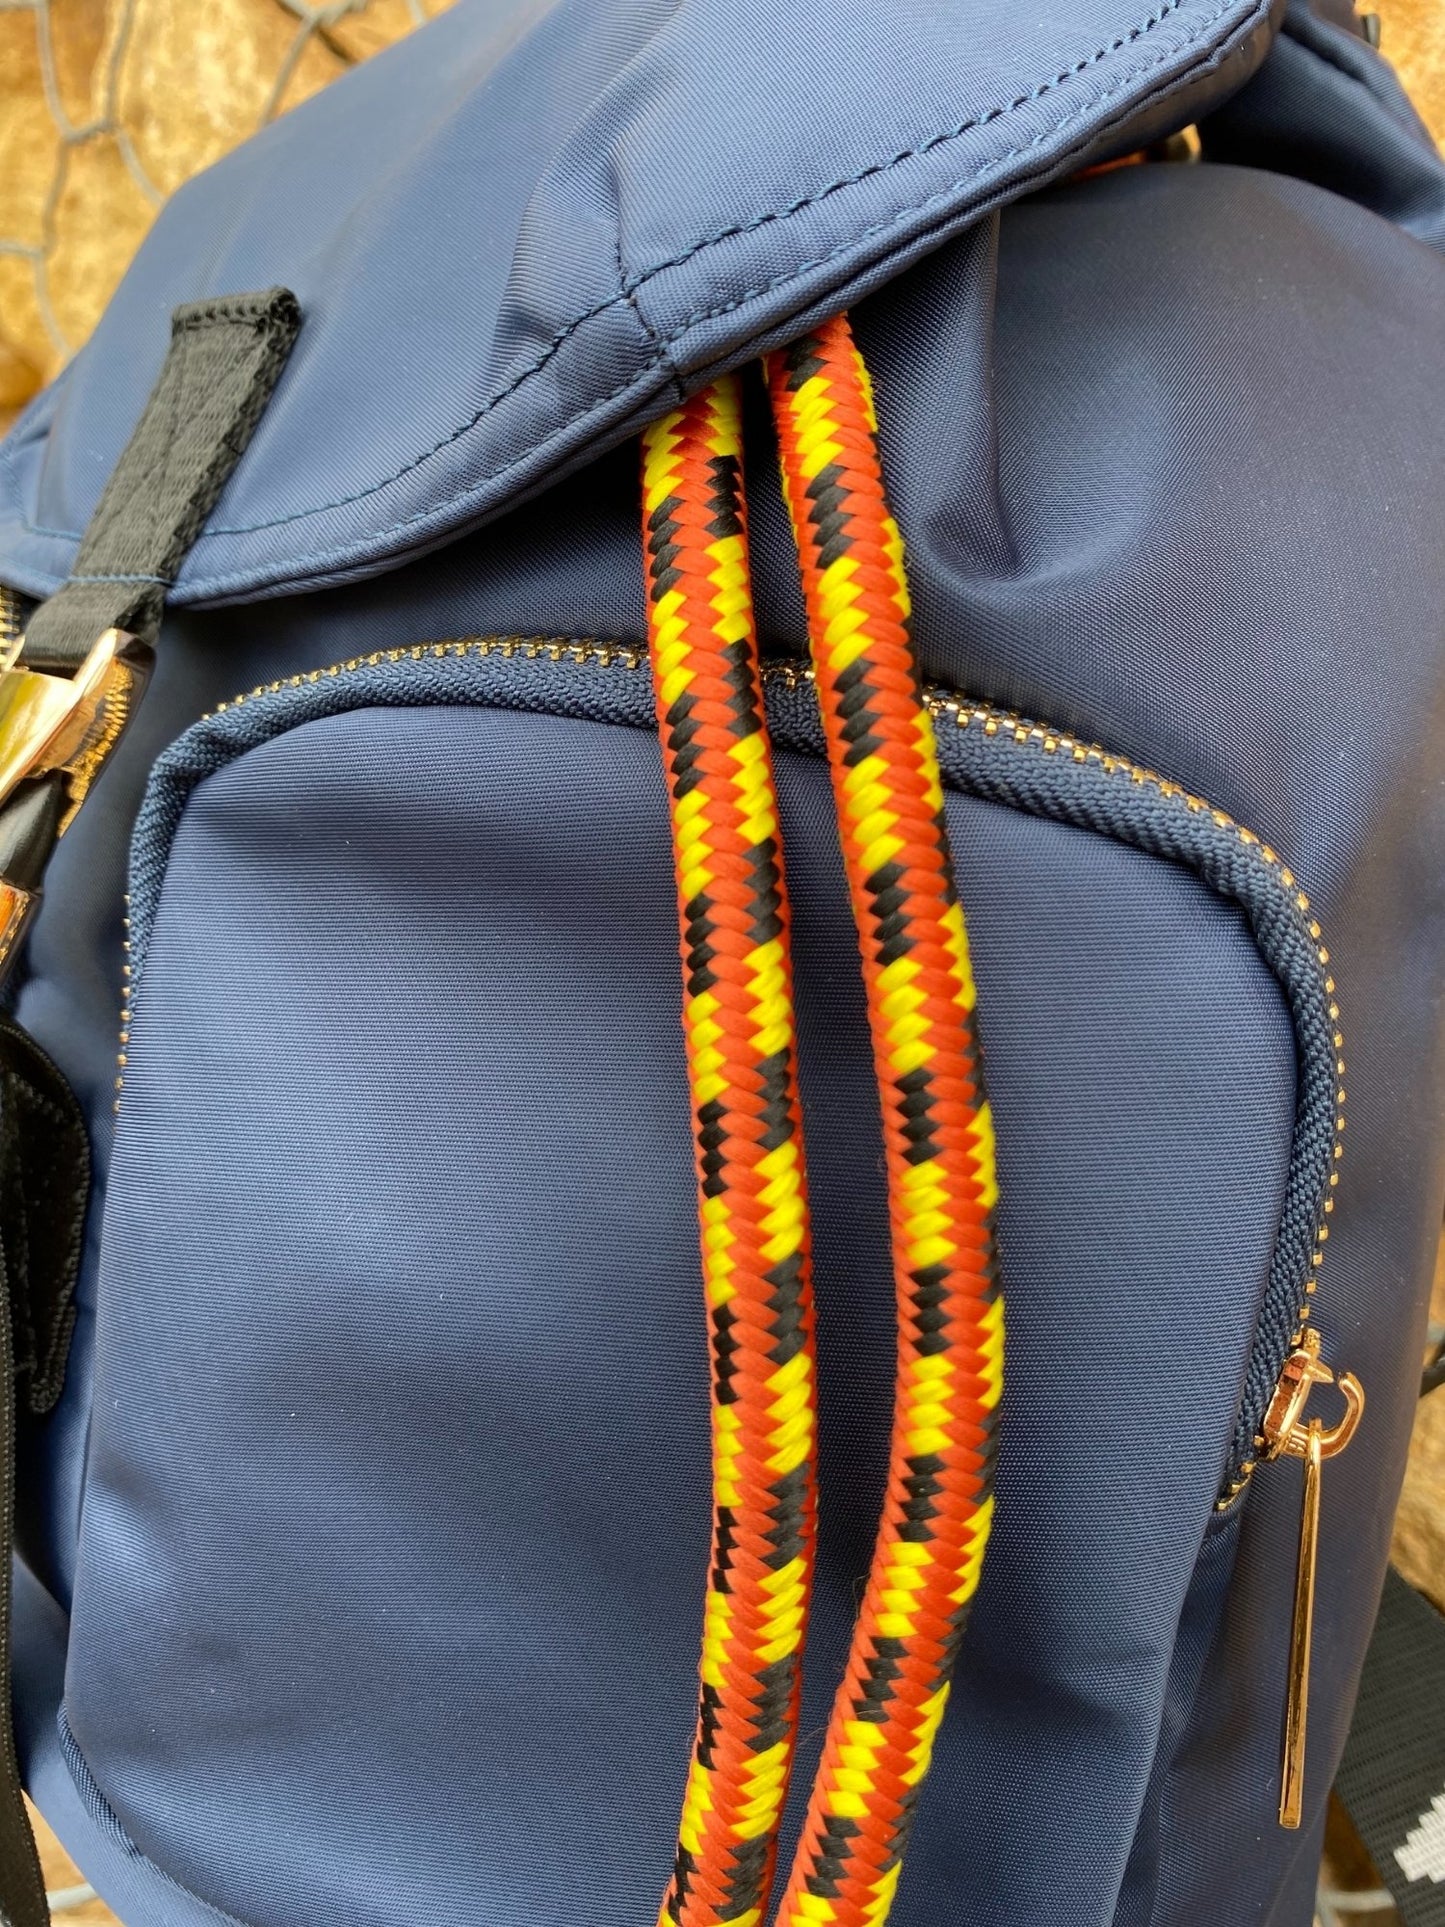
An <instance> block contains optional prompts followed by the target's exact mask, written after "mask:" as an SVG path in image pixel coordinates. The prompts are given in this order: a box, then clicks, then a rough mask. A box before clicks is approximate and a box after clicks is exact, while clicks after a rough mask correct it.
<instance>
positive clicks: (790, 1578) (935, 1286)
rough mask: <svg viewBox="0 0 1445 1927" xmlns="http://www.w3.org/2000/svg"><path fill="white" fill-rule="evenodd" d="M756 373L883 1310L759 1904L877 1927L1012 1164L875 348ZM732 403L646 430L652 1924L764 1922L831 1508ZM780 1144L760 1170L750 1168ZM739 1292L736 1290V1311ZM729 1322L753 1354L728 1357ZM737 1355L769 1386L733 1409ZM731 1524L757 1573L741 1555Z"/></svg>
mask: <svg viewBox="0 0 1445 1927" xmlns="http://www.w3.org/2000/svg"><path fill="white" fill-rule="evenodd" d="M767 376H768V386H769V390H770V394H771V398H772V403H773V411H774V415H775V418H776V421H777V428H778V438H779V446H780V452H781V457H782V468H783V483H784V492H785V495H786V498H787V503H788V508H789V513H790V515H791V517H792V521H793V527H794V531H795V534H796V537H797V542H798V550H799V556H800V560H801V564H802V573H803V587H804V596H805V601H806V605H807V613H808V626H809V634H810V638H811V647H812V652H813V658H814V664H815V668H816V672H817V684H818V694H819V703H820V707H821V712H822V718H823V724H824V731H825V735H826V738H827V744H828V757H829V766H830V770H831V773H832V779H833V788H834V794H835V800H836V806H837V811H838V823H839V833H840V840H841V844H842V850H843V858H844V868H845V872H846V875H847V880H848V888H849V894H850V898H851V902H852V907H853V913H854V917H855V920H856V922H857V926H858V935H859V946H860V951H861V955H862V963H863V973H864V981H865V987H866V992H867V1003H868V1016H869V1026H870V1031H871V1034H872V1039H873V1054H874V1063H875V1071H876V1075H877V1079H878V1088H879V1096H880V1105H881V1110H882V1122H883V1141H884V1150H885V1159H886V1166H887V1172H888V1190H889V1216H890V1231H891V1238H892V1249H893V1262H894V1272H895V1284H896V1297H897V1316H898V1358H897V1372H896V1383H895V1395H894V1417H893V1436H892V1443H891V1448H890V1463H889V1473H888V1481H887V1489H886V1495H885V1499H884V1506H883V1515H882V1519H881V1521H880V1525H879V1531H878V1537H877V1541H876V1545H875V1549H874V1555H873V1560H872V1566H871V1570H870V1573H869V1578H868V1584H867V1588H866V1591H865V1595H864V1599H863V1604H862V1608H861V1610H860V1613H859V1616H858V1620H857V1623H856V1625H855V1628H854V1633H853V1639H852V1644H851V1648H850V1652H849V1657H848V1662H847V1667H846V1669H845V1673H844V1677H843V1681H842V1684H841V1685H840V1687H839V1690H838V1693H837V1696H836V1698H835V1701H834V1705H833V1710H832V1714H831V1718H830V1722H829V1727H828V1732H827V1736H826V1739H825V1742H824V1748H823V1755H822V1761H821V1764H820V1766H819V1769H818V1773H817V1776H816V1778H815V1781H814V1785H813V1788H812V1792H811V1795H810V1798H809V1803H808V1808H807V1813H806V1816H805V1819H804V1822H803V1830H802V1836H801V1839H800V1842H799V1846H798V1849H797V1853H796V1854H795V1856H794V1861H793V1865H792V1868H791V1870H790V1873H789V1875H788V1879H787V1883H786V1886H785V1889H784V1893H783V1898H782V1900H781V1903H780V1905H779V1910H778V1914H777V1923H778V1927H804V1924H805V1923H819V1922H823V1923H835V1924H836V1927H880V1924H881V1923H882V1922H883V1921H884V1920H885V1919H886V1917H887V1915H888V1911H889V1909H890V1907H891V1905H892V1901H893V1896H894V1892H895V1890H896V1887H897V1883H898V1877H899V1874H900V1871H901V1867H902V1860H903V1853H904V1849H905V1847H906V1844H907V1839H908V1833H909V1828H910V1826H911V1823H912V1819H913V1814H914V1810H915V1806H916V1802H917V1798H918V1792H919V1788H920V1786H921V1784H922V1781H923V1779H924V1776H925V1774H926V1773H927V1770H928V1765H929V1761H930V1758H931V1755H932V1748H933V1741H934V1737H935V1735H936V1733H937V1730H938V1726H939V1723H940V1721H941V1719H942V1716H943V1711H944V1707H945V1705H946V1702H947V1697H948V1687H949V1679H950V1676H951V1673H952V1669H953V1664H954V1661H955V1659H956V1657H957V1653H958V1648H959V1644H960V1642H961V1639H962V1636H963V1630H964V1626H965V1623H966V1620H967V1617H968V1611H969V1607H970V1604H971V1602H972V1599H973V1596H974V1593H975V1592H976V1590H977V1586H978V1580H979V1572H980V1568H981V1565H982V1559H983V1552H984V1547H985V1544H986V1541H987V1537H988V1530H989V1523H990V1518H991V1512H992V1499H991V1491H992V1468H993V1457H994V1446H995V1435H996V1423H997V1413H998V1404H999V1396H1000V1391H1001V1384H1002V1368H1003V1317H1002V1303H1001V1300H1000V1298H999V1295H998V1290H997V1283H996V1277H995V1266H994V1248H993V1227H992V1219H993V1208H994V1204H995V1201H996V1197H997V1184H996V1179H995V1169H994V1146H993V1132H992V1123H991V1119H990V1114H989V1109H988V1104H987V1101H986V1099H985V1097H984V1094H983V1089H982V1083H981V1077H980V1071H979V1052H978V1042H977V1035H976V1029H975V1023H974V1002H975V995H974V985H973V977H972V972H971V969H970V965H969V956H968V941H967V935H966V932H965V927H964V920H963V914H962V911H961V909H960V906H959V903H958V898H957V895H956V892H955V890H954V885H953V870H952V862H951V858H950V854H949V847H948V837H947V831H946V828H945V825H944V819H943V791H942V783H941V778H940V775H939V770H938V764H937V758H936V753H935V748H934V741H933V729H932V722H931V719H930V717H929V714H928V711H927V708H926V707H925V704H924V701H923V694H922V690H921V688H920V685H919V681H918V674H917V669H916V666H915V664H914V660H913V653H912V648H911V644H910V640H909V634H908V586H907V581H906V577H905V574H904V564H903V546H902V541H901V538H900V535H899V532H898V528H897V525H896V523H895V522H894V520H893V518H892V516H891V514H890V513H889V510H888V505H887V501H886V498H885V496H884V492H883V483H882V472H881V465H880V462H879V457H878V450H877V442H876V426H875V421H874V415H873V403H872V396H871V391H870V387H869V382H868V376H867V371H866V369H865V367H864V365H863V363H862V360H861V358H860V356H859V354H858V351H857V349H856V347H855V346H854V343H853V339H852V334H851V331H850V329H849V327H848V323H847V321H846V319H844V318H841V317H840V318H839V319H837V320H835V321H833V322H830V323H828V324H826V325H825V326H824V327H822V328H820V329H818V330H817V331H815V332H814V333H813V334H811V335H809V336H808V337H806V338H805V339H804V340H802V341H800V342H798V343H797V344H795V345H794V346H793V347H792V348H790V349H789V350H787V351H786V352H784V353H780V354H777V355H774V356H772V357H770V358H769V360H768V363H767ZM737 424H738V398H737V389H736V386H735V384H734V383H732V382H730V381H729V382H724V383H721V384H719V385H718V386H717V387H715V388H713V389H711V390H709V391H707V392H706V393H705V394H703V395H701V396H699V397H697V398H695V399H694V400H693V401H692V402H690V403H688V404H686V405H685V406H684V407H683V408H681V409H679V410H677V411H676V412H675V413H674V414H672V415H670V416H668V417H667V418H666V419H665V420H664V421H662V422H660V423H658V424H657V425H656V426H655V427H654V428H653V429H651V430H650V431H649V432H648V435H647V437H646V441H645V456H644V471H645V493H646V505H645V510H644V513H645V516H646V525H647V540H648V554H649V609H650V618H651V636H652V651H653V664H654V679H655V683H656V687H657V695H658V716H659V727H660V730H661V733H662V740H663V752H664V760H665V763H666V768H667V776H668V786H669V797H670V807H671V814H672V825H673V838H674V849H675V855H676V861H677V871H678V895H679V904H680V913H681V920H682V930H683V969H684V984H685V990H684V1025H685V1031H686V1036H687V1042H688V1059H689V1074H690V1078H691V1085H692V1096H693V1105H694V1118H695V1126H696V1132H697V1142H698V1156H699V1193H700V1213H701V1223H702V1240H703V1264H704V1280H705V1285H706V1290H707V1299H708V1306H709V1314H710V1321H711V1332H712V1344H713V1373H712V1382H713V1465H714V1472H713V1476H714V1560H713V1568H712V1575H711V1578H710V1581H709V1592H708V1599H707V1608H706V1615H705V1629H704V1650H703V1662H702V1692H701V1712H700V1718H699V1725H698V1735H697V1741H696V1746H695V1750H694V1758H693V1767H692V1772H691V1776H690V1779H689V1784H688V1792H687V1796H686V1800H685V1804H684V1811H683V1819H682V1825H681V1829H680V1843H679V1850H678V1859H677V1865H676V1869H675V1872H674V1877H673V1881H672V1884H671V1886H670V1887H669V1889H668V1893H667V1896H666V1899H665V1901H664V1906H663V1920H664V1922H667V1921H672V1922H675V1923H677V1927H722V1923H725V1922H732V1923H741V1927H753V1924H754V1923H757V1922H760V1921H761V1920H762V1919H763V1916H764V1913H765V1910H766V1908H767V1904H768V1895H769V1890H770V1885H771V1878H772V1872H773V1861H774V1856H775V1843H776V1832H777V1827H778V1824H779V1821H780V1819H781V1810H782V1804H783V1799H784V1797H785V1795H786V1791H787V1776H788V1772H789V1769H790V1766H791V1759H792V1750H793V1744H794V1738H795V1732H796V1720H797V1688H798V1668H799V1664H800V1659H801V1648H802V1639H803V1633H804V1625H805V1617H806V1607H807V1594H808V1590H809V1587H810V1584H811V1577H812V1556H813V1531H814V1518H815V1509H816V1508H815V1483H814V1482H815V1475H816V1466H815V1455H816V1415H815V1383H814V1375H813V1352H812V1329H813V1312H812V1299H811V1279H810V1276H809V1272H808V1266H807V1230H806V1222H805V1218H806V1203H805V1194H804V1189H803V1169H802V1143H801V1135H800V1128H799V1119H798V1105H797V1095H796V1043H795V1027H794V1022H793V1018H792V1011H791V986H790V977H789V966H788V958H787V947H786V946H787V906H786V897H785V889H784V882H783V873H782V867H781V856H780V851H779V847H778V832H777V809H776V800H775V795H774V791H773V781H772V769H771V760H770V756H769V752H768V745H767V738H766V731H765V727H764V723H763V712H762V703H761V691H760V674H759V668H758V657H757V643H756V636H755V633H754V630H753V624H752V616H751V598H750V595H749V592H748V580H747V559H746V536H745V527H744V518H743V502H742V487H741V461H740V456H741V450H740V446H739V436H738V426H737ZM744 799H745V800H744ZM724 826H726V827H724ZM724 906H725V909H726V916H725V922H726V928H727V931H728V942H727V943H726V944H725V945H720V944H719V942H718V938H717V935H716V931H717V928H718V927H719V918H720V917H722V916H723V915H724ZM750 946H751V948H750ZM724 953H725V956H724ZM764 954H765V956H766V962H763V961H762V959H763V956H764ZM724 963H725V967H724ZM764 1009H766V1018H764V1015H763V1012H764ZM765 1042H766V1044H767V1045H769V1046H771V1049H770V1050H768V1051H766V1052H765V1050H764V1044H765ZM735 1145H745V1146H747V1147H749V1148H748V1150H747V1152H746V1153H744V1152H743V1151H742V1150H739V1149H734V1146H735ZM759 1147H766V1148H765V1149H764V1150H763V1151H762V1155H761V1156H760V1155H759ZM765 1158H766V1159H774V1160H776V1163H775V1164H770V1165H769V1176H768V1177H767V1178H765V1179H764V1180H763V1182H762V1184H761V1186H759V1183H758V1173H759V1170H760V1168H761V1166H762V1163H763V1161H764V1159H765ZM784 1197H785V1198H786V1201H787V1202H786V1215H787V1217H788V1222H789V1224H790V1226H794V1227H795V1229H794V1230H792V1231H790V1233H789V1236H788V1238H787V1239H786V1240H784V1241H783V1242H781V1243H771V1244H769V1243H767V1239H766V1234H764V1235H763V1243H762V1244H761V1245H760V1244H759V1243H758V1233H759V1227H760V1226H761V1224H762V1219H761V1217H760V1215H759V1212H760V1200H761V1199H763V1198H767V1199H768V1200H769V1201H772V1200H775V1199H777V1200H781V1199H782V1198H784ZM794 1214H795V1215H794ZM769 1222H771V1220H770V1221H769ZM720 1258H721V1259H722V1260H723V1262H722V1263H721V1264H720V1262H719V1260H720ZM765 1259H766V1260H768V1261H770V1262H769V1263H768V1265H767V1268H766V1269H764V1260H765ZM780 1262H781V1264H782V1265H783V1270H782V1271H781V1272H780V1271H779V1270H778V1269H777V1267H778V1264H779V1263H780ZM739 1300H741V1301H743V1303H741V1304H740V1303H739ZM744 1304H745V1305H746V1306H747V1307H748V1308H750V1309H751V1310H752V1311H753V1314H754V1315H753V1317H752V1319H751V1321H750V1322H747V1323H746V1326H745V1327H744V1322H743V1321H744V1316H745V1315H744V1311H743V1305H744ZM724 1312H725V1313H726V1316H720V1314H721V1313H724ZM770 1320H771V1321H772V1323H771V1324H770V1323H769V1321H770ZM779 1320H782V1322H783V1323H784V1324H786V1326H787V1329H788V1331H789V1333H790V1334H791V1337H790V1340H789V1343H788V1344H787V1345H785V1346H781V1347H780V1346H779V1345H778V1344H777V1343H775V1342H770V1339H771V1338H772V1337H774V1336H775V1332H776V1327H777V1323H778V1321H779ZM744 1328H745V1329H746V1333H747V1339H748V1340H749V1341H751V1342H752V1343H753V1344H754V1347H755V1349H754V1351H752V1352H751V1353H748V1354H747V1357H746V1361H745V1349H746V1348H745V1343H744V1340H743V1339H742V1337H741V1336H740V1334H741V1332H742V1331H743V1330H744ZM785 1375H787V1376H785ZM744 1377H746V1378H747V1379H748V1381H749V1384H750V1386H752V1385H760V1386H761V1387H762V1388H763V1389H762V1391H761V1393H760V1394H759V1395H758V1397H757V1398H756V1399H755V1400H753V1402H752V1403H750V1404H747V1406H746V1409H744V1399H743V1395H742V1391H741V1380H742V1379H743V1378H744ZM780 1407H784V1408H785V1409H786V1419H785V1420H783V1419H781V1418H780V1411H779V1408H780ZM780 1423H782V1425H783V1428H784V1430H785V1431H786V1436H787V1440H788V1448H787V1449H786V1450H780V1449H779V1444H778V1436H779V1434H778V1427H779V1424H780ZM770 1427H771V1428H772V1429H770ZM742 1546H746V1547H747V1548H749V1551H750V1555H751V1558H750V1561H749V1563H747V1564H746V1565H744V1563H743V1562H742V1561H740V1560H738V1559H737V1558H736V1557H735V1556H734V1548H735V1547H742ZM784 1553H786V1554H787V1558H786V1559H784V1558H783V1555H784ZM769 1558H771V1559H772V1560H773V1562H774V1563H773V1564H772V1565H771V1566H769V1565H768V1560H769ZM764 1568H766V1573H765V1571H764ZM783 1575H786V1576H785V1577H784V1576H783ZM784 1596H786V1599H787V1608H786V1612H785V1613H784V1612H781V1611H779V1612H775V1613H774V1614H773V1615H772V1616H771V1617H770V1615H769V1611H768V1609H767V1607H768V1605H769V1604H776V1602H778V1601H780V1600H781V1599H782V1598H783V1597H784ZM765 1602H766V1603H765ZM770 1633H771V1634H775V1635H776V1637H773V1638H769V1634H770ZM775 1669H779V1670H775Z"/></svg>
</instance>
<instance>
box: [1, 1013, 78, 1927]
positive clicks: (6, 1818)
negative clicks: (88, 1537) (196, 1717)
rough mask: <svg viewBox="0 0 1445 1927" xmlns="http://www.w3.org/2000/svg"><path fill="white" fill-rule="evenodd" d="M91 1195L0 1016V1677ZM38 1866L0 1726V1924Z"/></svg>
mask: <svg viewBox="0 0 1445 1927" xmlns="http://www.w3.org/2000/svg"><path fill="white" fill-rule="evenodd" d="M89 1189H90V1146H89V1144H88V1143H87V1141H86V1135H85V1120H84V1118H83V1117H82V1116H81V1112H80V1106H79V1105H78V1104H77V1103H76V1101H75V1098H74V1097H73V1096H72V1095H71V1093H70V1090H69V1088H68V1087H67V1085H66V1083H65V1079H64V1078H63V1077H62V1076H61V1075H60V1072H59V1071H58V1070H57V1069H56V1068H55V1066H54V1064H52V1063H51V1061H50V1059H49V1058H48V1057H47V1056H46V1055H45V1053H44V1052H43V1051H42V1050H41V1049H40V1048H39V1047H38V1045H36V1044H35V1043H34V1042H33V1041H32V1039H30V1038H29V1037H27V1036H26V1035H25V1033H24V1032H23V1031H22V1030H20V1029H19V1028H18V1027H17V1026H16V1025H15V1024H13V1023H12V1022H11V1021H10V1019H9V1018H5V1017H0V1386H3V1387H5V1388H6V1389H7V1390H9V1391H10V1393H11V1396H9V1397H6V1398H3V1399H0V1407H3V1413H0V1421H3V1429H0V1544H3V1546H4V1549H5V1556H4V1558H3V1559H0V1679H4V1680H5V1681H7V1682H8V1681H9V1678H10V1586H11V1564H10V1549H11V1547H12V1545H13V1544H14V1540H15V1512H16V1478H15V1454H16V1446H17V1437H16V1434H17V1429H18V1425H19V1419H20V1415H21V1413H22V1412H23V1413H28V1414H30V1415H32V1416H33V1417H36V1418H39V1417H43V1415H44V1414H45V1413H46V1412H49V1411H51V1410H52V1409H53V1408H54V1405H55V1402H56V1400H57V1399H58V1398H59V1396H60V1388H61V1384H62V1382H63V1379H64V1376H65V1356H66V1351H67V1349H68V1347H69V1342H70V1330H71V1326H72V1325H73V1324H74V1322H75V1309H74V1302H73V1294H74V1290H75V1277H76V1272H77V1271H78V1270H79V1267H80V1247H81V1239H82V1236H83V1233H84V1230H85V1206H86V1197H87V1194H88V1192H89ZM48 1917H49V1916H48V1910H47V1908H46V1905H45V1890H44V1887H43V1884H42V1881H41V1875H40V1861H39V1858H38V1856H37V1854H36V1851H35V1842H34V1840H33V1839H32V1838H31V1834H30V1823H29V1821H28V1819H27V1818H26V1814H25V1803H24V1801H23V1799H22V1798H21V1794H20V1773H19V1764H18V1762H17V1760H16V1756H15V1736H14V1733H13V1731H12V1730H11V1724H10V1721H9V1719H8V1718H5V1719H0V1920H4V1921H5V1922H6V1923H8V1927H32V1923H33V1927H43V1923H44V1922H45V1921H46V1920H47V1919H48Z"/></svg>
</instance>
